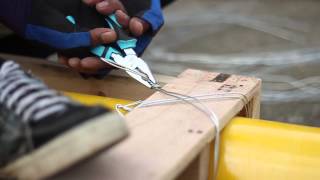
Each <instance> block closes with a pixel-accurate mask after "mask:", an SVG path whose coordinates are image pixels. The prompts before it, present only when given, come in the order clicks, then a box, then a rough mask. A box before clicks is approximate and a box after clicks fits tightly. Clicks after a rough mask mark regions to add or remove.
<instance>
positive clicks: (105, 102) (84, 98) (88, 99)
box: [64, 92, 132, 110]
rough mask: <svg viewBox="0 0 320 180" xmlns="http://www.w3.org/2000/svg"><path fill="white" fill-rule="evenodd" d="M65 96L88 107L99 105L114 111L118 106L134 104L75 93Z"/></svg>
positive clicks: (68, 93)
mask: <svg viewBox="0 0 320 180" xmlns="http://www.w3.org/2000/svg"><path fill="white" fill-rule="evenodd" d="M64 94H65V95H67V96H69V97H70V98H71V99H73V100H75V101H78V102H80V103H82V104H86V105H96V104H99V105H102V106H104V107H106V108H108V109H112V110H114V109H115V105H116V104H129V103H130V102H132V101H129V100H123V99H117V98H109V97H102V96H94V95H87V94H79V93H73V92H64Z"/></svg>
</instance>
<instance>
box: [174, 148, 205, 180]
mask: <svg viewBox="0 0 320 180" xmlns="http://www.w3.org/2000/svg"><path fill="white" fill-rule="evenodd" d="M209 161H210V144H208V145H206V146H205V147H204V149H203V150H202V151H201V152H200V154H199V155H198V156H197V157H196V158H195V160H193V161H192V162H191V163H190V164H189V165H188V167H187V168H186V169H185V170H184V171H183V172H182V173H181V174H180V175H179V177H178V178H177V180H208V177H209V171H210V169H209V163H210V162H209Z"/></svg>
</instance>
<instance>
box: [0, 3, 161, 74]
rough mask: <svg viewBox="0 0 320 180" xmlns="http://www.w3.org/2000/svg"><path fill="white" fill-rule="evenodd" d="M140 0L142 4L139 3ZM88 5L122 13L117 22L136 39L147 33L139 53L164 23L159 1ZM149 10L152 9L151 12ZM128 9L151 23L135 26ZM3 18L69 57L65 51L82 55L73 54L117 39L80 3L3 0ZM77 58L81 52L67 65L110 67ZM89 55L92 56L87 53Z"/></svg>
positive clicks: (0, 8)
mask: <svg viewBox="0 0 320 180" xmlns="http://www.w3.org/2000/svg"><path fill="white" fill-rule="evenodd" d="M138 1H141V2H139V3H138ZM143 1H144V2H143ZM86 2H87V4H91V5H94V4H95V5H96V6H97V9H98V10H100V12H102V14H104V15H107V14H110V13H112V12H114V11H115V10H122V11H117V12H116V14H117V16H118V21H119V22H120V23H121V24H123V25H124V27H126V26H129V29H130V30H132V34H134V35H137V36H139V35H142V34H144V33H146V34H145V36H141V37H140V38H139V41H138V49H137V51H138V53H140V54H141V53H142V52H143V50H144V49H145V48H146V46H147V45H148V44H149V42H150V41H151V37H152V36H153V35H154V34H155V32H157V30H158V29H159V28H160V27H161V25H162V24H163V19H162V14H161V6H160V2H159V0H152V1H149V0H131V1H125V0H123V3H120V2H119V1H118V0H105V1H101V0H91V1H86ZM103 2H104V3H108V5H107V6H104V7H105V8H103V6H101V3H103ZM132 2H136V3H132ZM150 2H151V3H150ZM105 5H106V4H105ZM98 7H101V8H98ZM106 7H107V9H106ZM108 7H109V9H108ZM150 7H151V10H148V8H150ZM126 10H127V11H128V12H129V14H130V15H135V16H139V17H142V18H143V19H145V20H148V23H146V22H145V21H143V20H141V19H136V20H139V22H140V23H141V26H140V27H139V25H137V23H132V22H134V21H131V20H133V19H135V18H132V19H131V20H130V18H129V17H128V16H126V14H125V13H124V12H126ZM12 12H15V13H12ZM68 15H72V16H74V17H75V18H76V20H77V25H78V26H79V27H78V28H77V31H76V32H75V27H74V25H72V24H71V23H70V22H68V21H67V20H66V16H68ZM0 18H1V20H2V21H4V22H5V24H7V25H8V26H9V27H11V28H12V29H13V30H14V31H16V32H18V33H19V34H20V35H21V36H23V37H25V38H26V39H29V40H34V41H38V42H41V43H44V44H46V45H49V46H51V47H54V48H56V49H57V50H58V51H64V54H66V53H65V52H80V51H74V50H77V49H78V50H79V48H87V50H82V51H81V52H89V48H91V47H93V46H95V45H98V44H108V43H111V42H113V41H114V40H116V34H115V32H114V31H112V30H111V29H109V28H105V26H106V23H105V21H104V16H102V15H99V14H98V13H97V12H96V10H95V9H94V8H89V7H87V6H86V5H84V4H83V3H82V2H81V1H80V0H68V1H57V0H2V2H1V6H0ZM134 24H135V25H134ZM138 24H139V23H138ZM131 27H132V28H131ZM134 27H136V28H134ZM141 27H142V28H141ZM149 27H151V28H149ZM149 29H150V31H149ZM147 32H148V33H147ZM66 50H67V51H66ZM71 55H72V53H71ZM77 55H78V53H75V54H73V56H70V53H69V57H73V58H71V59H70V60H71V62H68V64H69V65H70V66H71V67H74V68H76V69H78V70H80V71H82V70H88V69H92V70H96V69H100V68H104V67H106V66H107V65H106V64H105V63H103V62H101V61H100V60H98V59H97V58H93V57H84V56H82V57H81V58H83V59H82V61H80V58H79V57H77ZM87 56H89V55H88V54H87ZM62 59H65V57H62ZM72 60H73V61H72ZM90 65H91V66H90ZM86 67H87V68H86Z"/></svg>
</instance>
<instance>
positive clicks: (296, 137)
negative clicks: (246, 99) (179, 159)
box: [218, 118, 320, 180]
mask: <svg viewBox="0 0 320 180" xmlns="http://www.w3.org/2000/svg"><path fill="white" fill-rule="evenodd" d="M218 179H221V180H222V179H223V180H231V179H237V180H247V179H249V180H251V179H252V180H264V179H266V180H283V179H288V180H289V179H290V180H295V179H297V180H302V179H307V180H315V179H320V128H314V127H307V126H299V125H293V124H285V123H280V122H272V121H264V120H254V119H246V118H234V119H233V120H232V121H231V122H230V124H229V125H228V126H227V127H226V128H225V129H224V130H223V132H222V139H221V155H220V165H219V174H218Z"/></svg>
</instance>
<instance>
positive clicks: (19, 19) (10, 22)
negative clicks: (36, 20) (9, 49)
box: [0, 0, 31, 35]
mask: <svg viewBox="0 0 320 180" xmlns="http://www.w3.org/2000/svg"><path fill="white" fill-rule="evenodd" d="M30 6H31V0H1V2H0V21H1V22H2V23H3V24H5V25H6V26H8V27H9V28H10V29H12V30H13V31H15V32H16V33H19V34H21V35H23V33H24V29H25V26H26V24H27V19H26V18H27V17H28V15H29V14H30V10H31V7H30Z"/></svg>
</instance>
